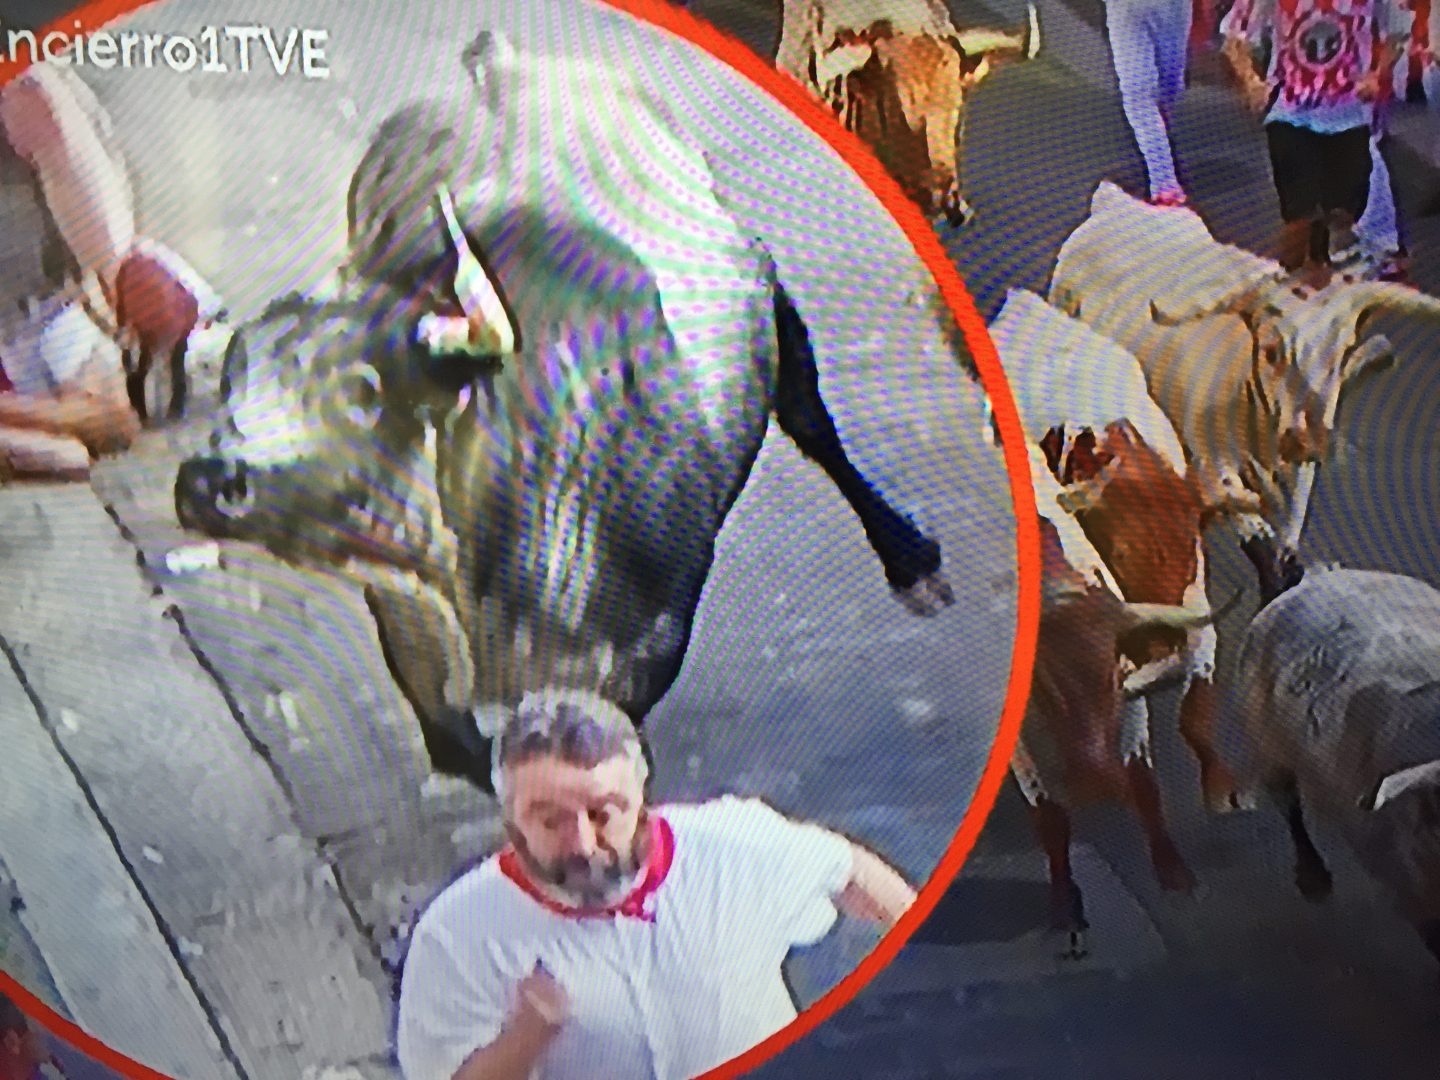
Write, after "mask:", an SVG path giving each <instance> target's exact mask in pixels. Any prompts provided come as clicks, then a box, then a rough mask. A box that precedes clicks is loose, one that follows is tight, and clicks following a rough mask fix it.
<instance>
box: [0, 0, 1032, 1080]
mask: <svg viewBox="0 0 1440 1080" xmlns="http://www.w3.org/2000/svg"><path fill="white" fill-rule="evenodd" d="M163 2H164V0H95V2H93V3H89V4H86V5H84V6H83V7H81V8H79V9H78V10H77V11H74V12H71V13H69V14H67V15H65V16H63V17H62V18H61V19H57V20H55V21H54V22H52V23H51V24H49V25H48V26H46V27H44V28H43V32H45V33H48V32H50V31H51V30H63V31H66V32H70V33H73V32H75V31H76V30H77V29H78V30H79V31H80V32H82V33H87V34H88V33H92V32H94V31H95V30H99V29H102V28H103V27H105V26H106V25H107V24H109V23H111V22H113V21H115V20H116V19H119V18H122V17H124V16H125V15H129V14H131V13H133V12H135V11H137V10H139V9H140V8H143V7H149V6H150V5H151V4H154V3H163ZM603 2H604V3H606V4H608V5H609V6H610V7H613V8H616V9H618V10H620V11H623V12H625V13H627V14H629V15H632V16H634V17H635V18H637V19H640V20H642V21H644V22H647V23H649V24H651V25H652V26H656V27H659V28H661V29H664V30H668V31H670V32H671V33H673V34H676V35H678V36H680V37H682V38H684V39H685V40H686V41H688V42H690V43H691V44H692V45H696V46H698V47H699V48H701V49H704V50H705V51H706V52H707V53H709V54H710V55H711V56H713V57H714V58H715V59H717V60H719V61H721V62H722V63H724V64H726V65H728V66H729V67H730V68H732V69H733V70H735V71H736V72H738V73H739V74H740V75H742V76H744V77H745V78H746V79H748V80H749V81H750V82H752V83H754V84H755V85H756V86H757V87H759V88H760V89H762V90H764V91H765V92H766V93H768V94H769V95H770V96H771V97H773V98H775V99H776V100H777V101H779V102H780V103H781V104H782V105H784V106H785V107H786V108H787V109H789V110H790V112H792V113H793V114H794V115H795V116H796V117H798V118H799V119H800V120H802V121H803V122H804V123H805V126H806V127H808V128H809V129H810V130H811V131H813V132H814V133H815V134H816V135H818V136H820V137H821V138H822V139H824V140H825V142H826V143H828V144H829V145H830V147H831V148H832V149H834V151H835V152H836V153H837V154H839V155H840V157H841V159H842V160H844V162H845V163H846V164H847V165H848V166H849V167H850V168H851V169H852V170H853V171H854V172H855V174H856V175H858V176H859V177H860V179H861V180H862V181H863V182H864V184H865V186H866V187H867V188H869V189H870V191H871V192H872V193H873V194H874V195H875V197H876V198H877V199H879V200H880V202H881V204H882V205H883V206H884V207H885V209H886V210H887V211H889V213H890V214H891V216H892V217H894V219H895V221H896V223H897V224H898V225H899V226H900V228H901V229H902V230H903V231H904V233H905V235H906V237H907V238H908V239H909V241H910V243H911V245H912V246H913V247H914V249H915V252H916V254H918V255H919V256H920V259H921V261H922V262H923V263H924V264H925V266H926V268H927V269H928V270H929V271H930V274H931V276H932V277H933V278H934V280H935V282H936V284H937V285H938V286H939V289H940V294H941V296H942V297H943V298H944V300H945V303H946V306H947V307H949V309H950V311H951V313H952V314H953V315H954V316H955V321H956V323H957V324H958V325H959V327H960V330H961V332H962V333H963V334H964V336H965V343H966V345H967V347H968V348H969V350H970V352H971V354H972V355H973V356H974V359H975V365H976V368H977V369H978V371H979V374H980V382H981V385H982V387H983V388H984V390H985V393H986V394H987V395H988V397H989V399H990V403H991V406H992V408H993V411H994V417H995V425H996V427H997V428H998V429H999V433H1000V443H1001V450H1002V452H1003V454H1004V460H1005V470H1006V473H1007V475H1008V477H1009V480H1010V495H1011V499H1012V502H1013V504H1014V507H1015V537H1016V568H1017V570H1018V573H1017V578H1016V580H1017V597H1016V625H1015V648H1014V652H1013V653H1012V655H1011V660H1010V681H1009V685H1008V687H1007V689H1006V694H1005V705H1004V708H1003V710H1002V712H1001V716H1000V727H999V732H998V734H997V737H996V740H995V744H994V746H993V747H992V748H991V751H990V756H989V759H988V760H987V761H986V763H985V769H984V772H983V773H982V774H981V777H980V783H979V785H978V786H977V787H976V789H975V796H974V798H973V799H972V800H971V802H970V805H969V806H968V807H966V810H965V815H964V817H963V818H962V819H961V821H960V825H959V828H958V829H957V830H956V833H955V837H954V839H953V840H952V841H951V842H950V846H949V848H948V849H946V851H945V854H944V855H943V856H942V857H941V859H940V861H939V863H938V864H937V865H936V867H935V872H934V874H932V875H931V877H930V880H929V881H927V882H926V883H925V886H924V887H923V888H922V889H921V890H920V891H919V895H918V897H917V899H916V901H915V903H914V905H913V906H912V907H911V908H910V910H909V911H907V912H906V913H905V914H904V915H903V916H902V917H901V919H900V921H899V922H898V923H897V924H896V926H895V927H894V929H892V930H891V931H890V932H889V933H888V934H886V935H885V937H884V939H883V940H882V941H881V942H880V944H879V945H878V946H876V948H875V950H874V951H873V952H871V953H870V954H869V955H868V956H866V957H865V959H864V960H862V961H861V962H860V964H859V966H858V967H856V969H855V970H854V971H852V972H851V973H850V974H849V975H847V976H845V978H843V979H842V980H841V981H840V982H839V983H838V984H836V986H835V987H834V988H833V989H831V990H830V992H829V993H827V994H826V995H825V996H824V997H822V998H821V999H820V1000H819V1001H817V1002H816V1003H815V1004H814V1005H812V1006H811V1007H810V1008H808V1009H806V1010H805V1011H804V1012H802V1013H801V1014H800V1015H799V1016H798V1017H797V1018H796V1019H795V1020H794V1021H792V1022H791V1023H790V1024H789V1025H788V1026H786V1027H785V1028H783V1029H782V1030H781V1031H779V1032H777V1033H776V1034H774V1035H772V1036H771V1037H770V1038H768V1039H766V1040H765V1041H764V1042H762V1043H759V1044H758V1045H756V1046H753V1047H751V1048H750V1049H749V1050H748V1051H746V1052H745V1053H743V1054H741V1055H740V1056H739V1057H737V1058H734V1059H733V1060H731V1061H729V1062H727V1063H726V1064H724V1065H722V1066H720V1067H719V1068H718V1069H714V1070H712V1071H710V1072H708V1073H705V1074H704V1076H703V1077H700V1078H698V1080H730V1078H731V1077H737V1076H742V1075H744V1074H745V1073H747V1072H749V1071H750V1070H752V1069H755V1068H757V1067H758V1066H759V1065H761V1064H762V1063H764V1062H766V1061H768V1060H769V1059H770V1058H772V1057H774V1056H775V1055H776V1054H778V1053H780V1052H781V1051H782V1050H784V1049H786V1048H787V1047H789V1046H791V1045H793V1044H794V1043H795V1042H796V1041H797V1040H799V1039H800V1038H801V1037H802V1036H804V1035H807V1034H809V1033H810V1032H812V1031H814V1030H815V1028H817V1027H819V1026H820V1025H821V1024H823V1023H824V1022H825V1021H826V1020H828V1019H829V1018H830V1017H832V1016H833V1015H834V1014H835V1013H836V1012H838V1011H839V1010H840V1009H841V1008H843V1007H844V1006H845V1005H847V1004H849V1003H850V1001H851V1000H852V999H853V998H854V997H855V995H856V994H858V993H859V992H860V990H861V988H862V987H863V986H864V985H865V984H866V983H867V982H869V981H870V980H871V979H873V978H874V977H875V976H876V975H877V974H879V973H880V971H881V970H882V969H883V968H884V967H885V966H886V965H888V964H889V963H890V962H891V961H892V960H893V959H895V956H896V955H897V954H898V953H899V952H900V949H901V948H902V947H903V946H904V944H905V942H906V941H907V940H908V939H909V938H910V936H911V935H912V934H913V933H914V932H915V931H916V930H917V929H919V927H920V925H921V924H922V923H923V922H924V921H925V919H926V918H927V917H928V916H929V914H930V912H931V911H932V910H934V907H935V905H936V903H938V902H939V900H940V897H941V896H942V895H943V894H944V893H945V890H946V889H947V888H949V886H950V883H951V882H952V881H953V880H954V878H955V876H956V875H957V874H958V873H959V872H960V868H961V866H963V865H964V862H965V859H966V858H967V857H968V856H969V854H970V851H971V850H972V849H973V848H974V846H975V841H976V840H977V839H978V838H979V836H980V831H981V829H983V828H984V826H985V821H986V819H987V818H988V817H989V816H990V811H991V810H992V809H993V808H994V806H995V800H996V798H997V797H998V796H999V794H1000V786H1001V784H1003V783H1004V781H1005V775H1006V773H1007V772H1008V771H1009V768H1010V759H1011V757H1012V756H1013V755H1014V753H1015V746H1016V743H1017V742H1018V740H1019V737H1020V725H1021V722H1022V721H1023V719H1024V715H1025V708H1026V705H1027V703H1028V701H1029V697H1030V678H1031V674H1032V672H1033V669H1034V662H1035V651H1036V647H1037V644H1038V638H1039V627H1040V528H1039V522H1038V518H1037V516H1036V515H1037V511H1036V503H1035V491H1034V488H1033V487H1032V486H1031V483H1030V462H1029V457H1028V455H1027V453H1026V449H1025V436H1024V431H1023V429H1022V428H1021V426H1020V415H1019V412H1018V411H1017V410H1016V406H1015V400H1014V398H1012V397H1011V395H1010V387H1009V384H1008V383H1007V382H1006V380H1005V373H1004V371H1003V370H1002V369H1001V367H1000V358H999V356H998V354H997V353H996V352H995V347H994V345H993V344H992V342H991V340H990V334H989V332H988V331H987V329H986V327H985V322H984V320H983V319H982V318H981V317H980V313H979V311H978V310H976V308H975V303H974V301H973V300H972V299H971V298H970V294H969V292H968V291H967V290H966V288H965V285H964V283H963V282H962V281H961V280H960V274H959V271H957V270H956V268H955V266H954V265H953V264H952V263H951V262H950V259H949V257H948V256H947V255H946V254H945V250H944V248H943V247H942V246H941V244H940V240H939V237H937V236H936V234H935V231H934V228H933V227H932V226H931V224H930V223H929V222H928V221H927V220H926V219H925V217H924V215H923V214H922V213H921V212H920V209H919V207H917V206H916V205H915V204H914V203H913V202H911V200H910V199H909V198H907V197H906V196H905V194H904V193H903V192H902V191H901V189H900V186H899V184H898V183H897V182H896V181H895V180H894V179H893V178H892V177H891V176H890V174H889V173H887V172H886V171H885V169H884V167H883V166H882V165H881V164H880V162H879V160H878V159H877V158H876V157H875V155H874V153H873V152H872V151H871V150H870V148H869V147H868V146H866V145H865V143H863V142H862V141H861V140H860V138H859V137H858V136H857V135H855V134H853V133H852V132H849V131H847V130H846V129H845V128H844V127H842V126H841V125H840V123H839V121H837V120H836V118H835V116H834V115H833V114H832V113H831V112H830V111H829V110H828V109H826V108H825V107H824V106H823V105H821V104H820V103H819V102H817V101H815V100H813V99H812V98H811V97H810V95H809V94H808V93H807V92H806V91H805V90H804V88H803V87H801V86H800V85H799V84H798V83H796V82H794V81H793V80H792V79H791V78H790V77H789V76H787V75H785V74H784V73H783V72H781V71H780V70H778V69H777V68H775V67H774V66H773V65H771V64H769V63H767V62H766V61H765V60H764V59H762V58H761V57H760V56H759V55H757V54H756V53H755V52H753V51H752V50H751V49H750V48H749V47H748V46H746V45H743V44H742V43H740V42H739V41H737V40H735V39H733V38H731V37H730V36H729V35H727V34H726V33H724V32H723V31H721V30H719V29H718V28H716V27H715V26H712V25H711V24H710V23H708V22H706V21H705V20H703V19H701V18H700V17H698V16H696V15H693V14H691V13H690V12H689V11H686V10H684V9H683V8H678V7H676V6H674V5H673V4H671V3H669V2H667V0H603ZM77 22H78V24H79V26H78V28H77V26H76V23H77ZM24 66H25V65H24V64H22V63H18V62H16V61H15V60H7V61H3V62H0V85H3V84H4V83H6V82H8V81H9V80H10V79H12V78H14V77H15V76H16V75H18V74H19V73H20V72H21V71H22V70H23V69H24ZM0 990H4V991H5V992H6V993H7V994H9V995H11V996H12V997H13V998H14V1000H15V1003H16V1004H17V1005H19V1006H20V1007H21V1008H22V1009H23V1010H25V1011H26V1012H28V1013H31V1014H32V1015H34V1016H35V1018H36V1019H37V1020H38V1021H39V1022H40V1023H41V1024H42V1025H43V1026H45V1027H47V1028H49V1029H50V1030H51V1031H52V1032H53V1033H54V1034H55V1035H57V1036H59V1037H61V1038H63V1039H65V1040H66V1041H67V1042H70V1043H72V1044H73V1045H74V1046H75V1047H76V1048H77V1049H80V1050H83V1051H84V1052H85V1053H88V1054H90V1055H91V1056H92V1057H94V1058H95V1059H96V1060H97V1061H99V1062H101V1063H103V1064H105V1065H107V1066H109V1067H110V1068H112V1069H114V1070H115V1071H116V1072H118V1073H120V1074H121V1075H122V1076H125V1077H130V1078H133V1080H168V1078H167V1077H165V1076H164V1075H163V1074H162V1073H158V1072H156V1071H155V1070H154V1069H150V1068H148V1067H146V1066H144V1065H141V1064H139V1063H138V1062H135V1061H131V1060H130V1059H129V1058H127V1057H124V1056H123V1055H121V1054H119V1053H117V1052H116V1051H114V1050H111V1049H110V1048H109V1047H107V1046H105V1045H104V1044H103V1043H101V1042H100V1041H99V1040H97V1039H95V1038H93V1037H92V1036H89V1035H87V1034H85V1032H84V1031H82V1030H81V1029H80V1028H78V1027H76V1026H75V1025H74V1024H72V1023H70V1022H69V1021H67V1020H65V1019H64V1018H63V1017H61V1016H59V1015H58V1014H57V1013H55V1012H54V1010H52V1009H50V1008H49V1007H48V1006H46V1005H45V1003H44V1002H42V1001H41V1000H40V999H39V998H37V997H36V996H35V995H34V994H31V993H30V992H28V991H27V990H25V988H24V987H22V986H20V984H18V983H17V982H15V980H14V979H12V978H10V977H9V976H8V975H5V974H4V973H3V972H0Z"/></svg>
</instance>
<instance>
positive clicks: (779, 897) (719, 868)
mask: <svg viewBox="0 0 1440 1080" xmlns="http://www.w3.org/2000/svg"><path fill="white" fill-rule="evenodd" d="M652 818H653V819H654V820H655V824H656V829H657V839H658V840H659V843H658V844H657V845H655V847H656V851H657V853H658V854H657V855H652V858H651V874H650V876H649V877H650V882H649V883H650V885H651V886H652V887H653V888H652V890H651V891H649V893H648V896H646V897H645V899H644V900H643V904H642V907H641V910H640V911H639V912H638V913H635V912H632V913H631V914H616V915H600V916H585V917H577V916H576V915H574V914H571V913H568V912H565V911H562V910H559V909H556V908H554V907H553V906H551V905H547V904H546V903H545V902H543V901H541V900H539V899H537V898H536V897H535V896H534V895H532V894H531V893H530V892H529V891H527V890H526V889H525V888H524V887H523V885H522V884H521V883H519V882H517V880H516V879H515V877H514V876H512V875H513V869H512V870H511V871H510V872H509V873H507V869H506V865H507V864H506V859H505V856H503V855H496V856H492V857H491V858H489V859H488V860H486V861H485V862H484V863H482V864H481V865H480V866H478V867H476V868H475V869H474V870H471V871H470V872H469V873H467V874H465V875H464V876H463V877H461V878H460V879H459V880H458V881H456V882H455V883H454V884H453V885H451V886H450V887H449V888H448V889H446V890H445V891H444V892H442V893H441V894H440V896H439V897H438V898H437V899H436V900H435V901H434V902H433V903H432V904H431V905H430V907H429V908H427V909H426V911H425V912H424V914H423V915H422V916H421V918H420V920H419V922H418V923H417V924H416V926H415V930H414V932H413V935H412V937H411V942H410V948H409V954H408V956H407V958H406V961H405V973H404V977H403V980H402V985H401V992H400V1016H399V1026H398V1031H397V1040H396V1041H397V1045H398V1051H399V1058H400V1066H401V1069H402V1070H403V1072H404V1074H405V1077H406V1080H452V1077H453V1076H454V1075H455V1072H456V1071H457V1070H458V1069H459V1068H460V1066H461V1065H463V1064H464V1063H465V1061H466V1059H467V1058H469V1057H470V1055H471V1054H473V1053H474V1052H475V1051H476V1050H478V1049H480V1048H481V1047H483V1046H486V1045H488V1044H489V1043H491V1042H493V1041H494V1039H495V1038H496V1036H497V1035H499V1034H500V1029H501V1025H502V1024H503V1023H504V1021H505V1018H506V1016H507V1015H508V1013H509V1012H510V1009H511V1008H512V1006H513V1004H514V1001H515V996H516V986H517V985H518V983H519V982H520V981H521V980H522V979H524V978H526V977H527V976H529V975H530V974H531V973H532V972H533V971H534V970H535V966H536V962H537V961H540V962H542V963H543V964H544V966H545V968H546V969H547V970H548V971H549V972H550V973H551V974H552V975H553V976H554V977H555V978H556V979H557V980H558V981H559V983H560V984H561V985H562V986H563V987H564V989H565V991H566V993H567V994H568V996H569V998H570V1002H571V1014H570V1018H569V1019H568V1021H567V1022H566V1023H565V1026H564V1027H563V1028H562V1030H561V1031H560V1033H559V1034H558V1035H557V1036H556V1038H555V1040H554V1042H553V1043H551V1045H550V1047H549V1049H548V1050H547V1051H546V1054H545V1056H544V1057H543V1058H542V1059H541V1061H540V1065H539V1067H538V1069H537V1071H536V1073H535V1080H617V1078H622V1077H623V1078H624V1080H688V1078H690V1077H695V1076H699V1075H701V1074H702V1073H705V1072H707V1071H709V1070H710V1069H713V1068H716V1067H717V1066H720V1065H723V1064H724V1063H725V1062H726V1061H729V1060H730V1059H732V1058H734V1057H737V1056H738V1055H740V1054H742V1053H744V1052H745V1051H746V1050H748V1049H750V1048H751V1047H753V1046H755V1045H756V1044H757V1043H759V1042H761V1041H763V1040H764V1039H766V1038H768V1037H769V1036H770V1035H773V1034H774V1033H775V1032H777V1031H779V1030H780V1029H781V1028H783V1027H785V1026H786V1025H787V1024H788V1023H789V1022H790V1021H791V1020H793V1019H794V1018H795V1015H796V1013H795V1006H794V1002H793V1001H792V1000H791V997H790V994H789V991H788V990H787V988H786V986H785V983H784V979H783V978H782V975H781V962H782V961H783V960H784V959H785V957H786V955H787V953H789V951H790V950H791V949H792V948H795V947H797V946H804V945H810V944H813V943H815V942H816V941H818V940H820V939H821V938H822V937H824V936H825V934H827V933H828V932H829V931H830V928H831V927H832V926H833V925H834V922H835V919H836V917H837V912H836V909H835V905H834V899H835V898H836V897H837V896H838V895H839V894H840V893H841V892H842V891H843V890H844V888H845V886H846V884H847V882H848V881H849V880H850V877H851V874H852V873H853V864H852V850H853V849H852V847H851V845H850V843H849V841H848V840H846V839H844V838H843V837H841V836H838V835H836V834H835V833H832V832H829V831H828V830H825V829H822V828H820V827H818V826H815V825H809V824H802V823H797V822H793V821H790V820H789V819H788V818H785V817H784V816H782V815H781V814H779V813H777V812H776V811H775V810H773V809H771V808H770V807H768V806H766V805H765V804H764V803H763V802H760V801H759V800H755V799H738V798H735V797H732V796H726V797H723V798H720V799H717V800H714V801H712V802H708V803H703V804H699V805H673V806H666V807H660V808H657V809H655V810H653V811H652ZM510 865H511V866H512V867H513V863H512V864H510ZM641 891H642V892H644V891H645V890H644V888H643V887H642V890H641Z"/></svg>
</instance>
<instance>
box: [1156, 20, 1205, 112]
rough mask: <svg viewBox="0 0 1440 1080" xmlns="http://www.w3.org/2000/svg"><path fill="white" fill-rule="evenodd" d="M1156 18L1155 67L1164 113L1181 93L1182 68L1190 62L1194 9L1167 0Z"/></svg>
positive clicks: (1173, 104) (1182, 83)
mask: <svg viewBox="0 0 1440 1080" xmlns="http://www.w3.org/2000/svg"><path fill="white" fill-rule="evenodd" d="M1156 16H1157V19H1156V27H1157V29H1156V40H1155V67H1156V74H1157V75H1158V76H1159V91H1160V107H1161V108H1162V109H1165V110H1167V111H1168V110H1170V109H1173V108H1174V107H1175V105H1176V104H1177V103H1178V102H1179V101H1180V95H1181V94H1183V93H1185V67H1186V65H1187V63H1188V62H1189V60H1190V26H1191V23H1193V22H1194V21H1195V9H1194V6H1193V5H1192V4H1191V0H1167V2H1166V3H1165V4H1164V5H1163V6H1162V7H1161V8H1160V10H1159V11H1158V12H1157V13H1156ZM1172 119H1173V117H1172Z"/></svg>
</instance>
